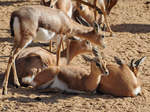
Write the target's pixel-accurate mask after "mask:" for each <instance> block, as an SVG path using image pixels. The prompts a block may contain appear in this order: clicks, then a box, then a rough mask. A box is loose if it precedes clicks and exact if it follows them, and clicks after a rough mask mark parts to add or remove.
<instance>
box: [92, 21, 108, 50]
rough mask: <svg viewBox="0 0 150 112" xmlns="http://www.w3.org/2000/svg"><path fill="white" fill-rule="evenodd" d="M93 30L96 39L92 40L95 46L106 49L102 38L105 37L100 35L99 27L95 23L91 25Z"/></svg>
mask: <svg viewBox="0 0 150 112" xmlns="http://www.w3.org/2000/svg"><path fill="white" fill-rule="evenodd" d="M93 28H94V32H95V36H96V37H97V38H95V40H94V39H93V40H94V41H95V44H96V45H98V46H101V48H105V47H106V46H105V42H104V37H105V36H104V35H103V34H101V32H100V26H99V25H98V24H97V23H96V22H94V23H93ZM91 41H92V40H91ZM99 44H100V45H99Z"/></svg>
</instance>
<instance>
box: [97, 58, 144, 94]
mask: <svg viewBox="0 0 150 112" xmlns="http://www.w3.org/2000/svg"><path fill="white" fill-rule="evenodd" d="M144 59H145V57H142V58H141V59H139V60H137V61H135V62H134V59H133V60H132V61H131V64H130V65H129V66H128V65H127V64H124V63H123V62H122V61H121V60H120V59H118V58H116V57H115V60H116V62H117V64H118V65H119V66H117V65H112V64H107V66H106V67H107V69H108V71H109V76H108V77H103V78H102V79H101V82H100V84H99V87H98V89H97V90H98V91H100V92H103V93H107V94H111V95H114V96H136V95H138V94H140V93H141V83H140V80H139V79H138V75H139V65H140V64H141V63H142V62H143V61H144Z"/></svg>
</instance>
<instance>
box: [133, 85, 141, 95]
mask: <svg viewBox="0 0 150 112" xmlns="http://www.w3.org/2000/svg"><path fill="white" fill-rule="evenodd" d="M139 93H141V87H140V86H139V87H137V88H135V89H134V90H133V95H138V94H139Z"/></svg>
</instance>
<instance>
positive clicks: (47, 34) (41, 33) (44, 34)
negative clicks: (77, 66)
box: [34, 28, 56, 42]
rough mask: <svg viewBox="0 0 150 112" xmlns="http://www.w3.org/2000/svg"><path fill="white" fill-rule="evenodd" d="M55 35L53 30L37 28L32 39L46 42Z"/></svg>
mask: <svg viewBox="0 0 150 112" xmlns="http://www.w3.org/2000/svg"><path fill="white" fill-rule="evenodd" d="M55 35H56V33H55V32H52V31H49V30H47V29H44V28H38V31H37V34H36V38H35V39H34V41H38V42H48V41H49V40H55V39H54V38H55Z"/></svg>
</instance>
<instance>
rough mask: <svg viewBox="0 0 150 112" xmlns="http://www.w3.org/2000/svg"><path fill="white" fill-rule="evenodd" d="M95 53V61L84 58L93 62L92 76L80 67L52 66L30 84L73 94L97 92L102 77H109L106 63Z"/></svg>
mask: <svg viewBox="0 0 150 112" xmlns="http://www.w3.org/2000/svg"><path fill="white" fill-rule="evenodd" d="M93 52H94V54H95V56H96V57H95V58H93V59H90V58H88V57H86V56H83V58H84V59H85V60H86V61H90V62H91V72H90V74H88V73H87V71H86V70H85V69H83V68H82V67H80V66H73V65H69V66H67V65H66V66H65V65H62V66H61V65H60V66H50V67H49V68H47V69H45V70H43V71H42V72H40V73H39V74H37V75H36V77H35V78H34V79H33V80H31V82H28V83H29V84H30V85H32V86H33V87H36V88H40V89H44V88H47V87H49V88H52V89H58V90H62V91H66V92H71V93H84V92H93V91H94V90H96V88H97V86H98V84H99V82H100V80H101V76H107V75H109V72H108V70H107V68H106V65H105V63H103V61H102V60H100V59H99V57H98V54H97V52H95V50H93ZM26 83H27V82H26Z"/></svg>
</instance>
